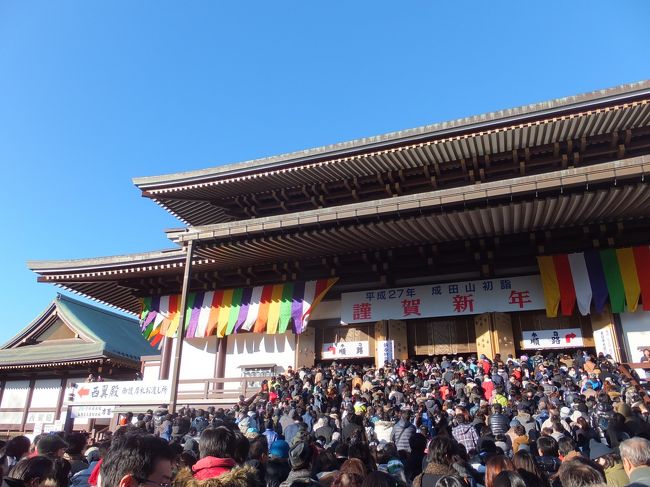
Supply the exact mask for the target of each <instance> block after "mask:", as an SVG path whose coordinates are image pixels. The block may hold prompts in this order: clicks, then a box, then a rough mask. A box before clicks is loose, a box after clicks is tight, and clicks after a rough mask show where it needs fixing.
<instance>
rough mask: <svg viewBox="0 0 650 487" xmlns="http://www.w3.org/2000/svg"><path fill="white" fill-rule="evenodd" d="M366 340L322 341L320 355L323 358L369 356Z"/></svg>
mask: <svg viewBox="0 0 650 487" xmlns="http://www.w3.org/2000/svg"><path fill="white" fill-rule="evenodd" d="M369 352H370V350H369V346H368V342H338V343H323V348H322V349H321V354H320V357H321V359H324V360H331V359H337V360H340V359H346V358H357V357H369V356H370V353H369Z"/></svg>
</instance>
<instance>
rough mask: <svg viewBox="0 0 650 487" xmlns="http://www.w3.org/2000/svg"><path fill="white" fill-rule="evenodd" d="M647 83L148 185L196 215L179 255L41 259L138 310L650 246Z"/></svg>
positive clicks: (43, 273) (58, 281) (71, 281)
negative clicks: (214, 292)
mask: <svg viewBox="0 0 650 487" xmlns="http://www.w3.org/2000/svg"><path fill="white" fill-rule="evenodd" d="M648 172H650V82H648V81H645V82H641V83H636V84H633V85H625V86H622V87H617V88H613V89H610V90H604V91H601V92H595V93H591V94H587V95H580V96H576V97H570V98H565V99H561V100H554V101H551V102H547V103H541V104H538V105H531V106H528V107H523V108H519V109H513V110H505V111H501V112H495V113H492V114H487V115H482V116H478V117H471V118H468V119H463V120H459V121H455V122H448V123H445V124H437V125H433V126H428V127H422V128H419V129H413V130H409V131H404V132H398V133H394V134H388V135H385V136H380V137H374V138H370V139H362V140H359V141H353V142H349V143H345V144H339V145H335V146H328V147H323V148H318V149H313V150H310V151H305V152H300V153H294V154H289V155H284V156H277V157H273V158H268V159H263V160H258V161H251V162H247V163H241V164H236V165H230V166H223V167H218V168H212V169H206V170H202V171H192V172H187V173H180V174H176V175H169V176H157V177H150V178H139V179H136V180H135V182H136V185H137V186H138V187H139V188H140V189H142V191H143V194H144V195H145V196H147V197H150V198H153V199H154V200H155V201H157V202H158V203H159V204H160V205H161V206H163V207H164V208H166V209H167V210H169V211H171V212H172V213H174V214H175V215H177V216H178V217H179V218H181V219H182V220H183V221H185V222H189V223H190V224H191V225H189V226H188V227H186V228H181V229H177V230H172V231H168V236H169V238H170V239H171V240H172V241H173V242H175V243H176V244H178V245H179V247H177V248H175V249H171V250H168V251H159V252H149V253H142V254H132V255H123V256H115V257H101V258H91V259H78V260H68V261H39V262H29V263H28V265H29V267H30V268H31V269H32V270H33V271H34V272H36V273H37V274H39V278H38V279H39V281H40V282H47V283H52V284H55V285H57V286H60V287H63V288H65V289H68V290H71V291H73V292H76V293H79V294H82V295H85V296H88V297H91V298H93V299H95V300H98V301H101V302H104V303H107V304H109V305H111V306H115V307H117V308H120V309H123V310H127V311H130V312H134V313H136V312H138V310H139V301H138V298H139V297H141V296H147V295H163V294H175V293H178V292H179V290H180V286H181V283H182V276H183V267H184V262H185V250H184V246H185V244H186V243H187V242H188V241H189V240H192V241H194V243H195V254H194V261H193V271H192V278H191V282H190V288H191V289H194V290H202V289H214V288H226V287H237V286H248V285H251V284H253V283H255V284H259V283H273V282H281V281H285V280H308V279H315V278H322V277H327V276H339V277H341V278H342V279H341V280H340V281H339V283H338V284H337V286H336V287H335V288H334V289H333V291H332V292H331V293H330V294H332V293H333V294H334V295H335V294H336V293H337V292H341V291H342V290H344V289H351V288H353V287H354V286H362V285H364V286H372V287H376V286H384V285H387V284H391V283H392V284H394V283H397V282H407V281H408V282H415V281H417V280H418V279H420V280H425V279H426V280H429V281H432V280H436V281H443V280H445V279H455V278H457V277H458V276H463V278H478V277H479V276H481V275H508V274H512V275H514V274H516V273H527V272H535V269H536V267H535V256H536V255H539V254H543V253H551V252H557V253H560V252H569V251H580V250H584V249H588V248H593V247H594V246H597V247H598V246H600V247H612V246H619V247H620V246H626V245H640V244H647V243H650V188H649V186H648V180H647V178H646V176H645V175H646V173H648Z"/></svg>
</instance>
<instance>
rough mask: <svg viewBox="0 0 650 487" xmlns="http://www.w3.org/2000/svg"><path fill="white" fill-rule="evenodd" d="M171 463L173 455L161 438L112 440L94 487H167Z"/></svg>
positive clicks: (139, 435)
mask: <svg viewBox="0 0 650 487" xmlns="http://www.w3.org/2000/svg"><path fill="white" fill-rule="evenodd" d="M173 460H174V452H173V451H172V449H171V447H170V446H169V444H168V443H167V442H166V441H165V440H163V439H162V438H157V437H155V436H153V435H149V434H142V433H131V434H127V435H124V436H122V437H119V438H115V440H114V441H113V444H112V445H111V448H110V450H109V451H108V453H107V454H106V456H105V457H104V460H103V462H102V465H101V468H100V471H99V478H98V480H97V487H137V486H145V487H170V486H171V482H172V461H173Z"/></svg>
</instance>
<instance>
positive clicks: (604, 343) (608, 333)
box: [594, 325, 617, 360]
mask: <svg viewBox="0 0 650 487" xmlns="http://www.w3.org/2000/svg"><path fill="white" fill-rule="evenodd" d="M594 344H595V345H596V353H601V352H602V353H603V355H605V356H607V355H610V356H611V357H612V358H613V359H614V360H616V359H617V353H616V347H615V346H614V335H613V330H612V326H611V325H607V326H605V327H603V328H601V329H600V330H594Z"/></svg>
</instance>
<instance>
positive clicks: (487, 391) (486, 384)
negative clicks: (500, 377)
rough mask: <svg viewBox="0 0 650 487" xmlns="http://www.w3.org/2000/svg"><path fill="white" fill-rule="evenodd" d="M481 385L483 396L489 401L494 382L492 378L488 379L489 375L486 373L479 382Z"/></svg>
mask: <svg viewBox="0 0 650 487" xmlns="http://www.w3.org/2000/svg"><path fill="white" fill-rule="evenodd" d="M481 387H482V388H483V397H484V398H485V400H486V401H489V400H490V399H492V392H493V391H494V382H492V379H490V376H489V375H486V376H485V378H484V379H483V383H482V384H481Z"/></svg>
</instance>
